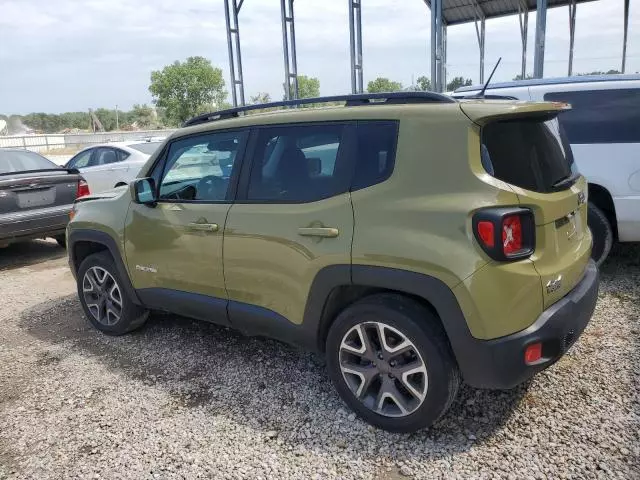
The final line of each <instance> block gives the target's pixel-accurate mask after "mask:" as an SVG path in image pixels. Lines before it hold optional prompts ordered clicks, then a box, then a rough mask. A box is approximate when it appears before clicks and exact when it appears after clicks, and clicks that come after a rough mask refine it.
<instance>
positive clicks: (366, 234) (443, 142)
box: [352, 107, 542, 338]
mask: <svg viewBox="0 0 640 480" xmlns="http://www.w3.org/2000/svg"><path fill="white" fill-rule="evenodd" d="M352 201H353V207H354V218H355V231H354V239H353V249H352V257H353V264H354V265H373V266H383V267H389V268H396V269H403V270H408V271H412V272H418V273H422V274H426V275H430V276H432V277H435V278H437V279H439V280H441V281H442V282H444V283H445V284H446V285H448V286H449V287H450V288H451V289H452V290H453V292H454V294H455V295H456V298H457V299H458V302H459V304H460V306H461V308H462V310H463V313H464V314H465V317H466V319H467V324H468V326H469V329H470V331H471V333H472V335H474V336H475V337H477V338H495V337H496V336H500V335H502V334H505V335H506V334H507V333H511V332H513V331H517V330H520V329H523V328H526V327H527V326H528V325H530V324H531V323H532V322H533V321H534V320H535V318H537V316H538V315H539V314H540V312H541V310H542V298H541V293H540V291H541V289H540V278H539V275H538V274H537V272H536V271H535V269H534V267H533V264H532V262H531V261H529V260H524V261H521V262H517V265H515V264H512V265H511V267H509V268H502V269H497V268H491V265H488V264H489V258H488V257H487V256H486V255H485V254H484V252H483V251H482V250H481V248H480V247H479V246H478V245H477V243H476V241H475V239H474V238H473V233H472V229H471V218H472V215H473V213H474V212H475V211H476V210H477V209H479V208H483V207H489V206H501V205H504V206H517V205H518V197H517V195H515V194H514V193H513V191H512V190H511V188H510V187H509V186H508V185H507V184H506V183H504V182H501V181H499V180H496V179H495V178H493V177H491V176H490V175H488V174H487V173H486V172H485V171H484V169H483V168H482V165H481V161H480V140H479V127H477V126H476V125H474V124H472V123H471V122H470V121H469V119H468V118H467V117H466V116H465V115H463V114H462V112H461V111H460V110H459V109H452V108H442V109H441V110H440V111H438V107H433V114H431V115H424V114H423V115H416V116H407V117H403V118H402V119H401V122H400V130H399V138H398V149H397V153H396V163H395V168H394V172H393V174H392V175H391V177H390V178H389V179H388V180H387V181H386V182H383V183H381V184H378V185H375V186H372V187H369V188H365V189H362V190H358V191H355V192H353V193H352ZM484 266H487V270H486V273H487V274H488V275H486V276H484V277H482V278H481V277H480V276H478V277H476V278H475V279H473V278H472V277H471V276H472V274H473V273H474V272H476V271H478V270H481V269H483V268H482V267H484ZM514 271H515V273H516V274H514ZM474 277H475V275H474ZM467 279H469V280H468V282H467V283H464V281H465V280H467ZM501 286H507V287H508V288H507V289H502V288H501ZM530 292H534V293H533V294H532V295H530ZM524 297H526V298H528V301H527V303H526V304H523V303H522V301H521V300H522V298H524ZM497 305H499V306H500V307H499V308H497ZM442 321H443V322H446V319H442ZM505 332H507V333H505Z"/></svg>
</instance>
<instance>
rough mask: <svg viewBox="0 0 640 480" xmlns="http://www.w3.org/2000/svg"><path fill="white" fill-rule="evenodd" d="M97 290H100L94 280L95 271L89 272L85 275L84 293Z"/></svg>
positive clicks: (83, 282)
mask: <svg viewBox="0 0 640 480" xmlns="http://www.w3.org/2000/svg"><path fill="white" fill-rule="evenodd" d="M87 284H88V285H87ZM97 289H98V282H97V280H96V279H95V278H94V275H93V271H92V270H87V273H85V274H84V279H83V281H82V291H83V292H95V291H96V290H97Z"/></svg>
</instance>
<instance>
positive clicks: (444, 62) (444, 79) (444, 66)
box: [442, 22, 447, 91]
mask: <svg viewBox="0 0 640 480" xmlns="http://www.w3.org/2000/svg"><path fill="white" fill-rule="evenodd" d="M446 88H447V24H446V23H444V22H442V91H444V90H445V89H446Z"/></svg>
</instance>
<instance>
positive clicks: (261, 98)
mask: <svg viewBox="0 0 640 480" xmlns="http://www.w3.org/2000/svg"><path fill="white" fill-rule="evenodd" d="M249 101H250V102H251V103H252V104H254V105H255V104H258V103H269V102H270V101H271V95H269V94H268V93H267V92H258V93H257V94H255V95H253V96H251V98H250V99H249Z"/></svg>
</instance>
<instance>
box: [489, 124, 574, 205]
mask: <svg viewBox="0 0 640 480" xmlns="http://www.w3.org/2000/svg"><path fill="white" fill-rule="evenodd" d="M481 154H482V155H481V157H482V164H483V166H484V168H485V169H486V170H487V172H488V173H489V174H491V175H493V176H494V177H495V178H497V179H499V180H502V181H504V182H507V183H509V184H511V185H515V186H517V187H520V188H525V189H527V190H532V191H534V192H543V193H544V192H551V191H554V190H557V189H560V188H562V187H563V186H565V183H564V182H566V181H567V180H570V179H571V178H573V177H575V175H576V173H577V171H576V168H575V164H574V162H573V156H572V154H571V147H570V146H569V143H568V141H567V140H566V138H565V136H564V134H563V132H562V129H561V128H560V125H559V124H558V121H557V120H556V119H548V118H547V119H540V118H525V119H523V118H520V119H514V120H505V121H499V122H494V123H491V124H489V125H486V126H485V127H483V128H482V145H481Z"/></svg>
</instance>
